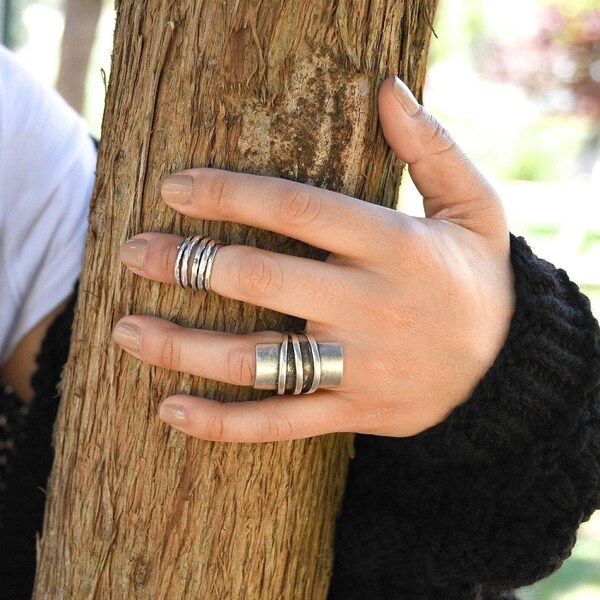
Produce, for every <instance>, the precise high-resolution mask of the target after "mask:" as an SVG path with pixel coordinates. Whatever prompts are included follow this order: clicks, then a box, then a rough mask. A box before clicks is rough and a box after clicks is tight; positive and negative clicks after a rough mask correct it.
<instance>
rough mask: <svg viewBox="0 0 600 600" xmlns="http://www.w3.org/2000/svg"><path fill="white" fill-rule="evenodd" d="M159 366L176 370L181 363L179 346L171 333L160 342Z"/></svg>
mask: <svg viewBox="0 0 600 600" xmlns="http://www.w3.org/2000/svg"><path fill="white" fill-rule="evenodd" d="M159 361H160V366H162V367H165V368H167V369H170V370H172V371H178V370H179V367H180V365H181V348H180V346H179V344H178V343H177V341H176V340H175V337H174V336H173V335H168V336H167V337H166V338H165V339H163V340H162V342H161V343H160V349H159Z"/></svg>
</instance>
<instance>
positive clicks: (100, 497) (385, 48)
mask: <svg viewBox="0 0 600 600" xmlns="http://www.w3.org/2000/svg"><path fill="white" fill-rule="evenodd" d="M434 8H435V0H406V1H405V2H401V1H398V0H359V1H350V0H336V1H333V0H332V1H323V0H297V1H293V2H292V1H285V0H268V1H267V0H261V1H259V0H255V1H250V0H238V1H235V2H234V1H223V2H221V1H219V2H215V1H202V0H185V1H184V0H178V1H175V0H171V1H169V0H139V1H135V2H130V1H128V2H120V3H118V20H117V29H116V34H115V49H114V56H113V65H112V74H111V83H110V87H109V93H108V100H107V108H106V112H105V122H104V129H103V139H102V143H101V149H100V161H99V170H98V181H97V185H96V188H95V193H94V198H93V203H92V214H91V219H90V231H89V237H88V246H87V252H86V265H85V271H84V274H83V277H82V281H81V287H80V297H79V304H78V308H77V318H76V323H75V328H74V336H73V340H72V346H71V354H70V358H69V361H68V364H67V367H66V370H65V375H64V379H63V394H64V402H63V405H62V407H61V412H60V417H59V421H58V425H57V428H56V432H55V449H56V460H55V466H54V471H53V474H52V477H51V482H50V486H49V493H48V503H47V513H46V522H45V527H44V533H43V538H42V540H41V542H40V546H39V551H40V561H39V567H38V575H37V581H36V592H35V598H37V599H38V600H39V599H42V598H43V599H52V600H55V599H60V598H106V599H115V598H148V599H153V600H155V599H160V598H177V599H179V598H194V599H196V598H203V599H204V598H206V599H219V600H220V599H226V598H231V599H236V600H237V599H240V598H250V599H258V598H260V599H266V600H268V599H272V598H285V599H288V598H298V599H302V600H306V599H313V598H314V599H322V598H325V597H326V595H327V588H328V581H329V576H330V572H331V567H332V553H331V546H332V538H333V527H334V518H335V514H336V511H337V508H338V505H339V501H340V498H341V495H342V493H343V488H344V480H345V473H346V468H347V463H348V459H349V457H350V455H351V453H352V436H351V435H348V434H336V435H329V436H323V437H319V438H315V439H308V440H300V441H294V442H286V443H278V444H272V443H270V444H263V445H251V444H219V443H212V442H203V441H200V440H196V439H192V438H189V437H186V436H184V435H182V434H180V433H178V432H176V431H174V430H172V429H170V428H169V427H167V426H165V425H164V424H162V423H161V422H160V420H159V419H158V418H157V416H156V413H157V405H158V403H159V401H160V400H161V399H162V398H164V397H165V396H167V395H169V394H171V393H173V392H175V391H179V390H184V391H186V392H192V393H197V394H200V395H206V396H208V397H212V398H217V399H219V400H223V401H242V400H247V399H249V398H257V397H260V396H259V394H258V393H257V392H255V391H253V390H250V389H247V388H244V389H242V388H233V387H231V386H225V385H223V384H218V383H214V382H209V381H203V380H198V379H194V378H191V377H188V376H185V375H181V374H174V373H170V372H167V371H164V370H160V369H157V368H153V367H148V366H146V365H143V364H141V363H140V362H138V361H136V360H135V359H133V358H131V357H129V356H128V355H126V354H124V353H122V352H121V351H119V350H118V349H117V348H116V347H115V346H114V345H113V344H112V343H111V341H110V332H111V330H112V327H113V325H114V323H115V322H116V321H117V320H118V319H119V318H120V317H121V316H123V315H125V314H129V313H149V314H156V315H160V316H164V317H167V318H172V319H174V320H176V321H177V322H179V323H182V324H186V325H192V326H198V327H208V328H211V329H218V330H227V331H232V332H239V333H242V332H249V331H254V330H261V329H267V328H271V329H279V330H284V329H289V328H290V327H302V323H298V322H295V323H294V322H292V320H291V319H290V318H288V317H286V316H284V315H281V314H276V313H273V312H269V311H266V310H262V309H259V308H256V307H253V306H248V305H242V304H241V303H238V302H234V301H230V300H226V299H224V298H220V297H218V296H216V295H214V294H212V293H211V294H209V295H207V296H206V297H203V296H202V295H198V294H195V295H194V294H192V293H189V292H183V291H180V290H178V289H176V288H175V287H170V286H166V285H160V284H156V283H152V282H147V281H144V280H142V279H141V278H137V277H135V276H133V275H131V274H130V273H128V272H126V271H125V270H124V269H123V268H122V266H121V265H120V263H119V261H118V247H119V244H120V243H121V242H122V241H124V240H125V239H127V238H128V237H130V236H131V235H133V234H135V233H138V232H141V231H146V230H162V231H169V232H172V231H177V232H181V233H184V234H188V233H190V232H192V231H199V230H200V231H202V232H204V233H210V234H211V235H213V236H215V237H219V238H221V239H222V240H224V241H226V242H230V243H237V244H250V245H257V246H260V247H263V248H270V249H276V250H278V251H280V252H288V253H295V254H302V255H305V256H312V257H321V258H322V252H320V251H317V250H315V249H311V248H308V247H306V246H304V245H301V244H299V243H298V242H296V241H293V240H289V239H284V238H282V237H280V236H276V235H274V234H271V233H268V232H264V231H257V230H255V229H251V228H248V227H245V226H240V225H235V224H227V223H208V222H206V223H199V222H190V221H189V220H184V219H182V218H180V217H178V216H176V215H175V213H174V212H172V211H171V210H169V209H167V208H166V207H165V205H164V204H163V203H162V202H161V201H160V195H159V188H160V183H161V181H162V179H163V178H164V177H165V176H166V175H167V174H168V173H170V172H172V171H175V170H178V169H181V168H185V167H190V166H199V165H211V166H218V167H224V168H229V169H235V170H243V171H247V172H255V173H262V174H267V173H268V174H276V175H280V176H284V177H288V178H292V179H298V180H301V181H306V182H309V183H312V184H316V185H322V186H326V187H329V188H334V189H337V190H341V191H344V192H347V193H349V194H352V195H355V196H359V197H362V198H365V199H367V200H370V201H374V202H378V203H381V204H385V205H387V206H393V205H394V204H395V198H396V190H397V184H398V182H399V175H400V165H399V164H398V162H397V161H396V160H395V159H394V158H393V157H392V156H391V154H390V152H389V151H388V149H387V148H386V145H385V143H384V141H383V139H382V136H381V133H380V131H379V129H378V125H377V118H376V109H375V98H376V89H377V86H378V84H379V83H380V82H381V81H382V79H383V78H384V77H385V76H387V75H388V74H390V73H394V72H400V73H401V74H403V76H404V77H405V79H406V80H407V81H408V83H409V84H410V85H412V87H413V88H415V89H417V90H419V89H420V86H421V84H422V81H423V76H424V70H425V58H426V51H427V45H428V40H429V35H430V32H431V21H432V18H433V12H434ZM199 351H201V349H199ZM298 401H301V399H299V400H298Z"/></svg>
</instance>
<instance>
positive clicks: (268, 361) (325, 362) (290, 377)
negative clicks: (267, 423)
mask: <svg viewBox="0 0 600 600" xmlns="http://www.w3.org/2000/svg"><path fill="white" fill-rule="evenodd" d="M299 336H304V338H305V339H306V341H305V342H301V341H300V337H299ZM290 345H291V350H292V351H291V352H290V351H289V347H290ZM343 372H344V356H343V351H342V346H341V344H338V343H334V342H325V343H317V341H316V340H315V338H314V336H312V335H311V334H309V333H306V332H304V331H299V332H292V333H284V334H283V339H282V341H281V343H279V344H277V343H274V344H256V372H255V376H254V388H255V389H258V390H277V394H286V393H291V394H294V395H296V394H312V393H313V392H315V391H316V390H317V389H319V388H333V387H338V386H339V385H340V384H341V381H342V375H343Z"/></svg>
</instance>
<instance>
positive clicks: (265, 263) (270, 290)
mask: <svg viewBox="0 0 600 600" xmlns="http://www.w3.org/2000/svg"><path fill="white" fill-rule="evenodd" d="M237 284H238V287H239V289H240V291H241V292H242V293H244V294H247V295H249V296H257V295H271V294H276V293H278V292H279V291H280V290H281V288H282V285H283V270H282V269H281V266H280V264H279V263H278V262H277V260H275V259H274V258H273V257H271V256H268V255H267V254H264V253H262V252H258V251H255V250H250V251H243V252H242V255H241V257H240V261H239V265H238V271H237Z"/></svg>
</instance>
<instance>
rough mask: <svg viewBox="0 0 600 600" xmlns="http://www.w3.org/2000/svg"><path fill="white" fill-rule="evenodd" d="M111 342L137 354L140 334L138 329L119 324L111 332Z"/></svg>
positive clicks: (126, 324)
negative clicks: (113, 341)
mask: <svg viewBox="0 0 600 600" xmlns="http://www.w3.org/2000/svg"><path fill="white" fill-rule="evenodd" d="M112 335H113V340H115V342H117V344H119V346H121V347H122V348H125V350H129V351H130V352H139V349H140V340H141V337H142V335H141V332H140V330H139V328H137V327H136V326H135V325H131V324H130V323H119V324H118V325H117V326H116V327H115V329H114V331H113V334H112Z"/></svg>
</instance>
